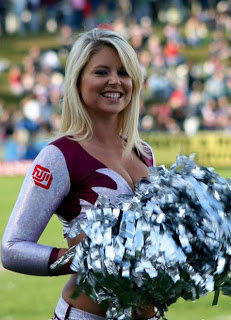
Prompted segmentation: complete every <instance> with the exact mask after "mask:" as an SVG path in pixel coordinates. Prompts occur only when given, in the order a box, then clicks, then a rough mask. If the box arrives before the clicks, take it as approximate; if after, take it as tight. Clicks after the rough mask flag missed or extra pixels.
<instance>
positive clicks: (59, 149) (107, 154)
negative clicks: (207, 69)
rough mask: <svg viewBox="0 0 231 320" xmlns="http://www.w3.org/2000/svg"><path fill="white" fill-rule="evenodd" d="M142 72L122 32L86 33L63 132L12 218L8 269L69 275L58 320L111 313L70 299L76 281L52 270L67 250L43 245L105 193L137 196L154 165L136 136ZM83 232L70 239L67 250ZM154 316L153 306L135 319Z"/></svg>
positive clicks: (34, 170)
mask: <svg viewBox="0 0 231 320" xmlns="http://www.w3.org/2000/svg"><path fill="white" fill-rule="evenodd" d="M142 82H143V78H142V72H141V69H140V65H139V62H138V59H137V56H136V54H135V52H134V50H133V48H132V47H131V46H130V44H129V43H128V42H127V41H126V40H125V39H124V38H123V37H122V36H121V35H119V34H117V33H115V32H113V31H109V30H105V29H100V28H95V29H93V30H91V31H88V32H86V33H84V34H82V35H81V36H80V37H79V38H78V39H77V41H76V42H75V43H74V45H73V48H72V50H71V52H70V54H69V57H68V61H67V67H66V75H65V89H64V97H63V114H62V125H61V130H60V132H61V134H60V136H59V137H58V138H56V140H54V141H53V142H51V143H50V144H48V145H47V146H46V147H45V148H44V149H43V150H42V151H41V152H40V154H39V155H38V157H37V158H36V159H35V160H34V163H33V164H32V167H31V169H30V170H29V172H28V174H27V176H26V178H25V181H24V183H23V185H22V189H21V191H20V194H19V196H18V199H17V202H16V204H15V207H14V209H13V212H12V214H11V217H10V219H9V222H8V225H7V227H6V230H5V234H4V237H3V241H2V262H3V266H4V267H5V268H7V269H10V270H13V271H16V272H21V273H25V274H32V275H39V276H57V275H61V274H69V273H70V274H71V275H70V279H69V280H68V282H67V283H66V285H65V286H64V288H63V291H62V294H61V297H60V300H59V302H58V304H57V307H56V309H55V314H54V317H53V319H58V320H64V319H69V320H77V319H78V320H80V319H89V320H90V319H92V320H96V319H104V318H105V310H104V309H102V308H101V307H100V306H99V305H98V304H97V303H96V302H94V301H92V300H91V299H90V298H89V297H88V296H87V295H85V294H84V293H82V294H81V295H79V296H78V298H77V299H72V298H71V295H72V293H73V291H74V290H75V288H76V277H77V275H76V274H74V273H73V272H72V270H71V269H70V268H69V267H68V266H65V267H63V268H62V269H61V270H59V272H58V273H56V274H54V273H52V272H51V271H50V265H51V264H52V263H53V262H55V261H56V260H57V259H58V258H60V257H61V256H63V255H64V254H65V253H66V252H67V251H68V249H66V248H53V247H50V246H46V245H40V244H37V241H38V239H39V237H40V235H41V233H42V232H43V230H44V229H45V228H46V225H47V223H48V221H49V220H50V218H51V216H52V215H53V214H57V215H58V217H59V218H60V220H61V222H62V223H63V227H64V235H65V236H67V234H68V231H69V230H70V228H71V226H72V225H73V224H74V223H75V222H76V221H77V220H78V219H86V215H85V211H86V209H87V208H91V207H93V206H94V204H95V202H96V201H97V198H98V197H99V195H105V194H106V195H107V196H108V197H109V198H110V200H111V202H113V201H115V199H116V197H117V196H118V195H119V194H121V193H123V194H124V193H127V194H133V191H134V184H135V183H136V181H137V180H139V178H141V177H147V176H148V166H153V165H154V158H153V154H152V151H151V149H150V148H149V147H148V146H147V145H146V144H145V143H144V142H142V141H141V139H140V137H139V133H138V118H139V107H140V105H139V102H140V91H141V87H142ZM83 237H84V234H83V233H80V234H79V235H77V236H76V237H75V238H67V243H68V247H69V248H70V247H72V246H73V245H75V244H77V243H79V242H80V241H81V239H83ZM152 317H154V311H153V307H143V308H140V310H139V312H138V314H136V313H134V318H145V319H147V318H152Z"/></svg>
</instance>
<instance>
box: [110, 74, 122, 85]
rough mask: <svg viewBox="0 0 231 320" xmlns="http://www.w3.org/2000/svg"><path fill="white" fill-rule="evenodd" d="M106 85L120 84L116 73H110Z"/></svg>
mask: <svg viewBox="0 0 231 320" xmlns="http://www.w3.org/2000/svg"><path fill="white" fill-rule="evenodd" d="M108 84H121V81H120V77H119V75H118V74H117V73H112V74H111V75H110V78H109V80H108Z"/></svg>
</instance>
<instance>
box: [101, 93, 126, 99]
mask: <svg viewBox="0 0 231 320" xmlns="http://www.w3.org/2000/svg"><path fill="white" fill-rule="evenodd" d="M101 95H102V96H103V97H105V98H112V99H119V98H121V97H122V93H120V92H105V93H102V94H101Z"/></svg>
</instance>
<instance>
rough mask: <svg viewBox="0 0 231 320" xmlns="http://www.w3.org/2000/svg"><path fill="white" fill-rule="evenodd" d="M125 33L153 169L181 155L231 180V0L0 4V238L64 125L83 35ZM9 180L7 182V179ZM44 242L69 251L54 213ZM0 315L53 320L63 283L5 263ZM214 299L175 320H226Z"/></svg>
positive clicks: (180, 308)
mask: <svg viewBox="0 0 231 320" xmlns="http://www.w3.org/2000/svg"><path fill="white" fill-rule="evenodd" d="M99 25H101V26H102V27H104V28H110V29H113V30H116V31H118V32H120V33H121V34H123V35H124V37H125V38H127V39H128V41H129V42H130V43H131V45H132V46H133V47H134V49H135V50H136V52H137V55H138V58H139V60H140V64H141V67H142V70H143V73H144V76H145V83H144V88H143V91H142V96H141V101H140V105H141V109H140V119H139V120H140V121H139V129H140V132H141V134H142V137H143V138H144V140H146V141H147V142H149V143H150V145H151V146H152V147H153V150H154V152H155V156H156V161H157V164H165V165H166V166H169V165H171V164H172V163H173V162H175V159H176V156H177V155H178V154H179V153H184V154H186V155H188V154H190V153H195V154H196V159H197V161H198V162H199V163H200V164H202V165H206V166H213V167H215V169H216V170H218V172H219V173H220V174H221V175H223V176H224V177H230V176H231V147H230V146H231V66H230V62H231V1H216V0H201V1H199V0H197V1H189V0H164V1H163V0H160V1H159V0H116V1H111V0H66V1H62V0H2V1H0V215H1V223H0V239H1V237H2V234H3V230H4V228H5V225H6V223H7V221H8V218H9V215H10V213H11V211H12V208H13V206H14V203H15V199H16V197H17V194H18V192H19V190H20V186H21V184H22V181H23V176H24V175H25V173H26V172H27V170H28V167H29V166H30V164H31V161H32V160H33V159H34V158H35V157H36V155H37V154H38V152H39V151H40V150H41V148H42V147H43V146H45V145H46V144H47V143H48V142H49V140H50V139H51V138H53V137H54V135H55V134H56V132H57V131H58V129H59V126H60V117H61V99H62V93H63V80H64V68H65V62H66V58H67V55H68V52H69V50H70V47H71V46H72V43H73V41H74V40H75V39H76V36H77V35H78V33H79V32H82V31H83V30H88V29H90V28H93V27H96V26H99ZM9 176H10V177H9ZM39 242H40V243H45V244H49V245H51V246H56V247H64V246H66V243H65V242H64V241H63V240H62V229H61V225H60V223H59V222H58V220H57V218H56V216H54V217H53V218H52V219H51V222H49V224H48V227H47V228H46V231H45V232H44V234H43V235H42V237H41V239H40V240H39ZM0 279H1V280H0V283H1V285H0V319H2V320H22V319H23V320H41V319H44V320H47V319H48V318H49V316H50V318H51V317H52V315H53V311H54V308H55V306H56V303H57V301H58V299H59V296H60V292H61V288H62V286H63V285H64V283H65V281H66V280H67V277H66V276H64V277H58V278H56V279H55V281H54V279H53V278H49V277H29V276H27V275H22V274H16V273H12V272H10V271H7V270H4V269H3V268H2V266H1V264H0ZM212 300H213V294H212V293H211V294H210V295H208V296H207V297H206V298H202V299H200V300H199V301H195V302H193V303H192V302H191V301H182V300H179V301H178V302H177V303H176V304H174V305H173V306H171V307H170V308H169V312H168V313H167V315H166V316H167V318H168V319H169V320H179V319H180V320H202V319H204V320H230V319H231V318H230V313H231V312H230V298H229V297H225V296H221V297H220V299H219V303H218V305H217V306H214V307H212Z"/></svg>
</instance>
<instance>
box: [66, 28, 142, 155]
mask: <svg viewBox="0 0 231 320" xmlns="http://www.w3.org/2000/svg"><path fill="white" fill-rule="evenodd" d="M103 46H109V47H112V48H114V49H115V50H116V51H117V52H118V55H119V57H120V59H121V62H122V64H123V66H124V68H125V69H126V71H127V73H128V75H129V76H130V77H131V79H132V88H133V89H132V99H131V101H130V103H129V105H128V106H127V107H126V108H125V109H124V110H122V111H121V112H120V113H119V115H118V117H119V118H118V119H119V121H118V135H120V136H121V137H122V138H124V139H125V140H126V144H125V153H127V152H128V153H129V152H130V151H131V150H132V149H133V148H136V150H137V151H138V152H141V153H142V154H144V155H146V156H147V155H148V153H147V152H146V150H145V145H144V144H142V141H141V139H140V136H139V132H138V121H139V110H140V91H141V88H142V84H143V73H142V71H141V68H140V64H139V61H138V58H137V55H136V53H135V51H134V49H133V48H132V46H131V45H130V44H129V43H128V41H127V40H126V39H124V38H123V37H122V36H121V35H120V34H118V33H116V32H114V31H111V30H107V29H101V28H94V29H92V30H91V31H88V32H86V33H83V34H81V35H80V36H79V37H78V39H77V40H76V41H75V43H74V45H73V47H72V49H71V51H70V53H69V56H68V59H67V64H66V71H65V81H64V95H63V101H62V122H61V128H60V133H61V134H62V135H69V136H72V137H73V139H75V140H77V141H82V140H85V139H90V138H91V137H92V135H93V126H92V121H91V118H90V116H89V114H88V112H87V110H86V108H85V107H84V105H83V103H82V101H81V98H80V95H79V92H78V89H77V85H78V83H79V80H80V77H81V74H82V71H83V69H84V67H85V66H86V65H87V63H88V61H89V59H90V58H91V57H92V55H93V54H94V53H96V52H98V51H99V50H100V49H101V48H102V47H103ZM89 94H90V93H89Z"/></svg>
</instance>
